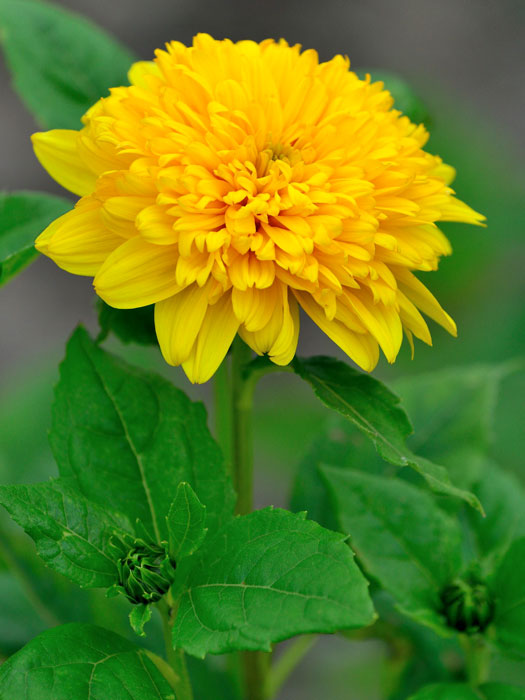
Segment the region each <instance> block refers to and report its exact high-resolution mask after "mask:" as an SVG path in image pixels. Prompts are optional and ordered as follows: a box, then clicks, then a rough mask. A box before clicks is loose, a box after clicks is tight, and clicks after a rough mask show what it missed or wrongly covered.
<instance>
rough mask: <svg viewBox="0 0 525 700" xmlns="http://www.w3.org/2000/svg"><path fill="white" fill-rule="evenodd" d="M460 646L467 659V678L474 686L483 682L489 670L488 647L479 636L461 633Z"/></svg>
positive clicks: (486, 678)
mask: <svg viewBox="0 0 525 700" xmlns="http://www.w3.org/2000/svg"><path fill="white" fill-rule="evenodd" d="M460 639H461V646H462V647H463V650H464V651H465V656H466V659H467V665H466V671H467V680H468V682H469V683H470V685H472V686H474V688H476V687H477V686H478V685H481V684H482V683H485V682H486V681H487V680H488V677H489V671H490V648H489V646H488V644H487V643H486V641H485V640H484V639H483V638H482V637H481V636H479V635H478V636H474V637H469V636H467V635H461V636H460Z"/></svg>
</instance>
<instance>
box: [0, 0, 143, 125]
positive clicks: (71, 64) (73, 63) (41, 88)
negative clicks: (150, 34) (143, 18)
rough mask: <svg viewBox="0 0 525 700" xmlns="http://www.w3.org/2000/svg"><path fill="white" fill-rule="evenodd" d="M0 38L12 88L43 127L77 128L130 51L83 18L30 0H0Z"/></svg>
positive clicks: (120, 74) (122, 72) (123, 75)
mask: <svg viewBox="0 0 525 700" xmlns="http://www.w3.org/2000/svg"><path fill="white" fill-rule="evenodd" d="M0 37H1V42H2V45H3V49H4V52H5V56H6V60H7V65H8V67H9V69H10V71H11V74H12V77H13V83H14V87H15V88H16V90H17V92H18V94H19V95H20V97H21V98H22V100H23V101H24V102H25V104H26V106H27V108H28V109H29V111H30V112H31V113H32V114H33V115H34V116H35V117H36V119H37V120H38V122H39V123H40V124H41V125H42V126H44V127H46V128H55V129H57V128H64V129H78V128H79V127H80V126H81V124H80V117H81V116H82V115H83V114H84V113H85V112H86V111H87V110H88V109H89V107H91V105H92V104H93V103H94V102H96V101H97V100H98V99H99V98H100V97H105V96H106V95H107V93H108V89H109V88H110V87H117V86H119V85H127V84H128V81H127V71H128V69H129V68H130V66H131V64H132V62H133V60H134V59H133V56H132V55H131V53H129V52H128V51H127V49H125V48H124V47H123V46H121V45H120V44H119V43H118V42H117V41H116V40H115V39H112V38H111V37H110V36H109V35H108V34H106V32H104V31H103V30H102V29H99V28H98V27H96V26H95V25H94V24H92V23H91V22H90V21H89V20H87V19H85V18H84V17H81V16H79V15H75V14H73V13H72V12H68V11H67V10H65V9H63V8H60V7H57V6H55V5H50V4H47V3H45V2H36V1H34V0H0Z"/></svg>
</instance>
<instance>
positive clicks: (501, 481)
mask: <svg viewBox="0 0 525 700" xmlns="http://www.w3.org/2000/svg"><path fill="white" fill-rule="evenodd" d="M474 493H475V494H476V495H477V496H478V498H479V500H480V501H481V503H483V508H484V509H485V514H486V517H482V516H481V515H480V514H479V513H477V512H475V511H473V510H471V509H469V510H468V512H467V518H468V522H469V524H470V528H471V530H472V532H473V533H474V539H475V543H476V550H477V551H476V554H477V556H478V558H480V559H485V561H486V565H487V567H488V568H489V569H493V568H494V562H497V561H498V560H499V559H500V558H501V557H502V556H503V555H504V554H505V552H506V551H507V549H508V548H509V546H510V544H511V542H512V541H513V540H514V539H517V538H519V537H525V490H524V488H523V486H522V485H521V483H520V482H519V481H518V479H517V478H516V477H515V476H514V475H513V474H510V473H508V472H505V471H504V470H503V469H501V468H500V467H499V466H498V465H497V464H496V463H495V462H492V461H490V460H488V461H487V462H486V463H485V467H484V472H483V475H482V476H481V479H480V480H479V481H478V483H477V484H475V485H474Z"/></svg>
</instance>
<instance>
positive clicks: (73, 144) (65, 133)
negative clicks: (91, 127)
mask: <svg viewBox="0 0 525 700" xmlns="http://www.w3.org/2000/svg"><path fill="white" fill-rule="evenodd" d="M78 139H79V132H78V131H73V130H70V129H53V130H51V131H44V132H39V133H36V134H33V135H32V136H31V140H32V142H33V148H34V151H35V155H36V157H37V158H38V160H39V161H40V163H41V165H42V166H43V167H44V168H45V169H46V170H47V172H48V173H49V174H50V175H51V177H52V178H53V179H54V180H56V181H57V182H58V183H59V184H60V185H62V187H65V188H66V190H69V191H70V192H73V193H74V194H78V195H80V196H81V197H83V196H84V195H86V194H91V193H92V192H93V190H94V189H95V182H96V175H95V174H94V173H93V172H92V171H91V170H90V169H89V168H88V167H87V165H86V164H85V163H84V161H83V160H82V159H81V158H80V156H79V153H78V147H77V144H78Z"/></svg>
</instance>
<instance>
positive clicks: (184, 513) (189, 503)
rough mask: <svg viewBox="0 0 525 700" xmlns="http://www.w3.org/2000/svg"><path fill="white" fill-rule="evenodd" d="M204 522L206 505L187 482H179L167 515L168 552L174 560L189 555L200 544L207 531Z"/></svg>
mask: <svg viewBox="0 0 525 700" xmlns="http://www.w3.org/2000/svg"><path fill="white" fill-rule="evenodd" d="M205 523H206V506H203V505H202V503H201V502H200V501H199V499H198V498H197V495H196V493H195V491H194V490H193V489H192V488H191V486H190V485H189V484H187V483H186V482H184V481H183V482H181V483H180V484H179V485H178V487H177V493H176V494H175V499H174V501H173V503H172V504H171V506H170V509H169V512H168V515H167V526H168V545H169V553H170V555H171V556H172V557H173V558H174V559H175V561H179V560H180V559H183V558H184V557H189V556H190V555H191V554H193V553H194V552H195V551H196V550H197V549H198V548H199V547H200V546H201V544H202V542H203V540H204V538H205V537H206V533H207V532H208V529H207V528H206V527H205Z"/></svg>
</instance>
